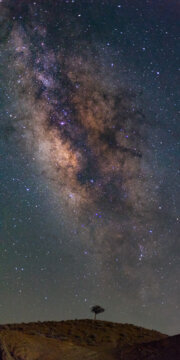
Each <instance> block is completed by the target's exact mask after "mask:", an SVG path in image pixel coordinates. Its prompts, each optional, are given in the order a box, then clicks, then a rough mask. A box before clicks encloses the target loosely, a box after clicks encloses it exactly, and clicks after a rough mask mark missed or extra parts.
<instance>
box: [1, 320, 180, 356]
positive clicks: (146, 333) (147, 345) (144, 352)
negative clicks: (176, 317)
mask: <svg viewBox="0 0 180 360" xmlns="http://www.w3.org/2000/svg"><path fill="white" fill-rule="evenodd" d="M90 359H91V360H180V335H176V336H167V335H164V334H161V333H159V332H157V331H153V330H148V329H144V328H141V327H137V326H134V325H130V324H118V323H111V322H108V321H99V320H96V321H94V320H72V321H61V322H54V321H48V322H38V323H29V324H24V323H22V324H11V325H1V326H0V360H90Z"/></svg>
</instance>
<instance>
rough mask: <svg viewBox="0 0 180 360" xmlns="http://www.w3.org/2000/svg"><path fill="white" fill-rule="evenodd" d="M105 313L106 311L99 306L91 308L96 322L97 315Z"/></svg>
mask: <svg viewBox="0 0 180 360" xmlns="http://www.w3.org/2000/svg"><path fill="white" fill-rule="evenodd" d="M104 311H105V309H103V308H102V307H101V306H99V305H94V306H92V308H91V312H93V313H94V320H96V315H97V314H101V313H102V312H104Z"/></svg>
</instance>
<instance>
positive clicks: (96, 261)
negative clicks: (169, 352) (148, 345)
mask: <svg viewBox="0 0 180 360" xmlns="http://www.w3.org/2000/svg"><path fill="white" fill-rule="evenodd" d="M177 13H178V3H177V1H171V2H170V1H164V2H163V3H162V1H160V0H158V1H156V2H154V1H150V0H149V1H148V0H146V1H144V2H143V4H142V2H141V1H138V0H135V1H133V2H129V1H126V0H122V1H116V0H114V1H108V0H104V1H95V0H86V1H83V0H71V1H70V0H68V1H65V0H59V1H57V0H56V1H48V0H47V1H40V0H39V1H23V0H21V1H16V2H14V1H13V0H9V1H5V0H4V1H3V0H2V1H1V2H0V27H1V40H0V57H1V62H0V63H1V65H0V77H1V84H0V166H1V169H0V173H1V180H0V181H1V188H0V198H1V220H0V221H1V223H0V234H1V236H0V241H1V242H0V250H1V252H0V254H1V274H0V283H1V289H2V291H1V293H0V309H1V322H2V323H7V322H21V321H37V320H53V319H54V320H60V319H71V318H87V317H88V316H91V315H90V310H89V309H90V307H91V306H92V305H94V304H96V303H99V304H100V305H102V306H103V307H104V308H105V309H106V311H105V313H104V314H103V315H102V316H101V318H103V319H107V320H111V321H117V322H129V323H134V324H137V325H141V326H144V327H148V328H154V329H157V330H160V331H162V332H164V333H168V334H175V333H177V332H178V331H179V328H178V320H177V319H178V313H179V276H178V273H179V260H180V259H179V251H180V249H179V242H178V239H179V236H178V235H179V232H178V230H179V229H178V226H179V212H178V211H179V196H178V195H179V167H178V165H179V123H178V72H179V69H178V65H179V64H178V48H177V47H178V19H177V17H178V15H177Z"/></svg>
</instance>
